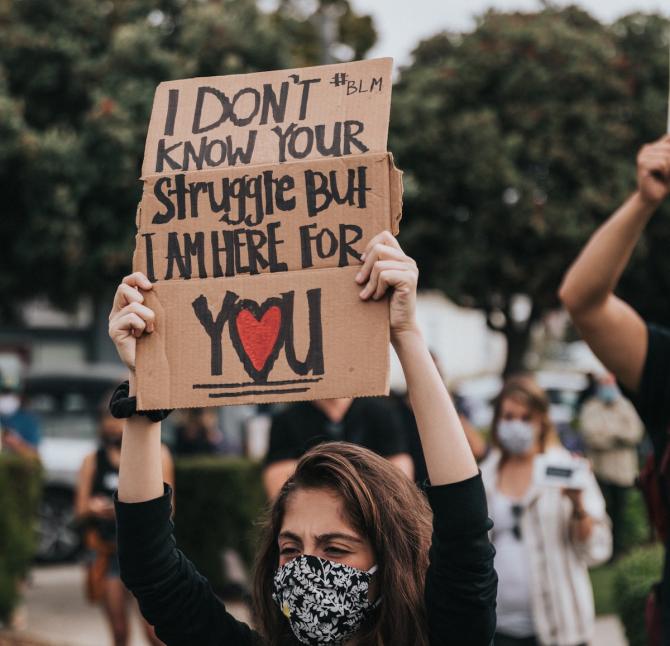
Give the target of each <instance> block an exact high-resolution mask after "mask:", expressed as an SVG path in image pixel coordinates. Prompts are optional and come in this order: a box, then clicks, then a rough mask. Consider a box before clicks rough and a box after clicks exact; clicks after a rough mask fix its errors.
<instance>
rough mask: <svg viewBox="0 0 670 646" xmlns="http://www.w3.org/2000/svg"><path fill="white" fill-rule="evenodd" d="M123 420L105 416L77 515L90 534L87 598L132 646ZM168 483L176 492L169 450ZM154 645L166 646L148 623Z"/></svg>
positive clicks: (165, 458) (164, 455)
mask: <svg viewBox="0 0 670 646" xmlns="http://www.w3.org/2000/svg"><path fill="white" fill-rule="evenodd" d="M122 436H123V420H118V419H115V418H114V417H112V416H111V415H110V414H109V412H108V411H106V410H103V411H102V412H101V415H100V447H99V448H98V450H97V451H96V452H95V453H91V454H90V455H88V456H86V458H85V459H84V463H83V464H82V467H81V471H80V473H79V481H78V486H77V500H76V514H77V517H78V518H79V519H80V521H81V522H82V526H83V528H84V543H85V545H86V548H87V550H88V552H89V561H88V564H87V571H86V596H87V597H88V599H89V601H91V602H92V603H100V604H101V606H102V608H103V610H104V613H105V617H106V618H107V622H108V625H109V628H110V631H111V633H112V639H113V642H114V646H126V644H128V643H129V629H130V624H129V610H130V607H131V601H132V597H131V595H130V593H129V592H128V590H127V589H126V588H125V586H124V585H123V583H122V582H121V578H120V571H119V559H118V554H117V547H116V521H115V514H114V504H113V502H112V497H113V495H114V493H115V492H116V490H117V488H118V483H119V463H120V459H121V439H122ZM161 461H162V471H163V477H164V478H165V480H166V482H169V483H170V484H172V485H173V486H174V469H173V465H172V458H171V457H170V453H169V451H168V450H167V448H166V447H162V451H161ZM143 625H144V631H145V634H146V637H147V639H148V640H149V642H150V643H151V644H162V643H163V642H162V641H161V640H160V639H158V638H157V637H156V635H155V633H154V630H153V628H152V627H151V626H150V625H149V624H148V623H147V622H146V621H144V622H143Z"/></svg>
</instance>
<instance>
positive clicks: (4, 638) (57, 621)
mask: <svg viewBox="0 0 670 646" xmlns="http://www.w3.org/2000/svg"><path fill="white" fill-rule="evenodd" d="M82 576H83V571H82V569H81V568H80V567H79V566H72V565H67V566H58V567H51V568H36V569H35V570H34V571H33V576H32V582H31V585H30V587H29V589H28V591H27V595H26V610H27V616H26V628H25V630H22V631H20V632H19V633H3V632H1V631H0V646H111V639H110V638H109V635H108V633H107V627H106V625H105V621H104V618H103V615H102V613H101V611H100V609H99V608H97V607H96V606H91V605H89V604H88V603H87V602H86V601H85V600H84V597H83V594H82V590H83V582H82ZM230 610H231V612H233V614H235V616H237V617H238V618H239V619H242V620H243V621H248V615H247V613H246V609H245V608H244V607H240V606H237V607H230ZM144 644H146V642H145V640H144V639H143V636H142V634H141V629H140V626H139V621H138V617H137V615H136V614H135V613H134V617H133V622H132V636H131V642H130V644H129V646H144ZM626 645H627V642H626V640H625V639H624V637H623V632H622V630H621V625H620V623H619V620H618V619H617V618H616V617H602V618H600V619H599V620H598V624H597V629H596V639H595V640H594V641H593V645H592V646H626Z"/></svg>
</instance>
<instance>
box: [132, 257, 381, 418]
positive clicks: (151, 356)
mask: <svg viewBox="0 0 670 646" xmlns="http://www.w3.org/2000/svg"><path fill="white" fill-rule="evenodd" d="M357 272H358V268H357V267H348V268H345V269H315V270H309V271H301V272H296V273H295V274H294V275H293V276H291V280H290V281H287V280H286V276H285V275H281V274H264V275H261V276H251V277H244V278H237V279H235V280H230V279H210V280H197V281H172V282H162V283H157V284H156V285H155V286H154V289H153V290H152V291H151V292H147V294H146V304H147V305H148V306H149V307H152V308H154V309H155V310H156V311H157V313H158V316H159V320H160V321H161V322H162V324H161V325H158V326H157V329H156V332H155V333H154V334H151V335H148V336H145V337H143V338H142V339H140V342H139V343H138V356H137V363H138V366H140V365H141V366H142V367H143V369H142V370H139V371H138V407H139V408H140V409H141V410H152V409H157V408H168V407H176V408H185V407H190V406H212V405H221V404H227V403H229V402H231V401H235V402H236V403H250V402H256V403H262V402H278V401H295V400H302V399H314V398H331V397H346V396H350V395H352V394H358V393H364V394H370V393H375V394H382V393H385V392H388V369H387V368H386V366H388V361H389V331H388V329H389V328H388V301H387V300H382V301H378V302H368V303H363V302H361V300H360V298H359V296H358V294H359V292H360V287H359V286H358V285H357V284H356V283H355V282H354V276H355V275H356V273H357ZM314 289H320V290H321V330H322V335H323V337H322V339H323V344H322V347H323V371H322V372H321V373H319V371H317V372H316V374H315V373H314V372H310V373H308V374H305V375H298V374H296V373H295V372H294V370H293V369H292V368H291V367H290V366H289V363H288V361H287V356H286V347H285V344H283V345H282V346H281V347H280V348H279V352H278V354H277V358H276V360H275V362H274V366H273V368H272V370H271V371H270V373H269V376H268V378H267V381H265V382H262V383H261V382H254V380H253V378H251V377H250V375H249V374H248V373H247V372H246V371H245V369H244V367H243V364H242V362H241V361H240V358H239V356H238V354H237V352H236V350H235V349H234V346H233V343H232V340H231V335H230V326H231V324H232V325H235V324H236V321H235V320H229V321H228V322H227V323H226V325H225V326H224V327H223V330H222V335H221V338H222V339H223V342H222V373H223V374H221V375H219V376H214V377H213V376H212V374H211V360H212V348H211V340H210V337H209V336H208V335H207V334H206V333H205V332H204V330H203V328H202V326H200V324H199V323H198V326H199V327H200V330H198V328H195V327H194V326H193V324H192V322H191V320H190V319H191V318H193V317H194V315H193V306H192V303H193V301H195V300H196V299H197V298H198V297H200V296H204V297H205V298H206V299H207V302H208V305H209V309H210V311H211V312H212V314H213V316H214V317H216V315H217V314H218V312H219V310H220V308H221V305H222V303H223V300H224V297H225V294H226V292H227V291H228V290H231V291H233V292H235V293H236V294H238V295H240V296H241V297H242V295H243V298H245V299H251V300H253V301H255V302H256V303H258V304H262V303H263V302H264V301H266V300H267V299H268V298H272V297H280V296H281V295H282V294H283V293H286V292H294V316H293V318H292V321H291V323H293V325H292V330H291V334H292V338H293V339H294V340H295V348H294V349H295V358H296V359H297V360H298V361H304V360H305V358H306V356H307V353H308V349H309V344H310V330H309V323H308V306H307V298H306V294H307V292H308V291H309V290H314ZM238 316H239V314H238ZM257 320H258V319H257ZM260 321H261V322H262V321H263V317H261V318H260ZM185 334H188V335H189V336H188V338H185V337H184V335H185ZM272 338H273V337H272V336H270V339H269V340H268V342H267V345H268V346H271V345H272ZM180 347H182V348H188V352H176V351H175V349H176V348H180ZM261 350H263V348H262V349H261ZM168 356H169V358H168Z"/></svg>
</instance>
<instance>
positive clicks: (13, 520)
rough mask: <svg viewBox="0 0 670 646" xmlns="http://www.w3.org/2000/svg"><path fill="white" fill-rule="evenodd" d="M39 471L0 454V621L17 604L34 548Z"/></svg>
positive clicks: (34, 464)
mask: <svg viewBox="0 0 670 646" xmlns="http://www.w3.org/2000/svg"><path fill="white" fill-rule="evenodd" d="M40 493H41V467H40V466H39V464H38V463H37V462H34V461H32V460H25V459H22V458H19V457H16V456H11V455H7V454H0V621H2V622H5V621H7V619H9V617H10V615H11V613H12V610H13V609H14V607H15V606H16V604H17V603H18V601H19V582H20V581H21V579H22V578H23V577H25V575H26V574H27V572H28V569H29V568H30V564H31V562H32V559H33V556H34V554H35V547H36V538H37V533H36V522H37V508H38V506H39V501H40Z"/></svg>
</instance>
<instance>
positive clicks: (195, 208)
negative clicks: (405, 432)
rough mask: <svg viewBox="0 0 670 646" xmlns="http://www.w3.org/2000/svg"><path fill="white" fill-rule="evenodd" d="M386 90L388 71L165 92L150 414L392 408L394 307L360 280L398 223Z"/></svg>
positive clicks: (384, 65) (155, 136) (147, 346)
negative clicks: (281, 406) (382, 400)
mask: <svg viewBox="0 0 670 646" xmlns="http://www.w3.org/2000/svg"><path fill="white" fill-rule="evenodd" d="M390 75H391V61H390V59H380V60H373V61H364V62H360V63H349V64H343V65H329V66H323V67H313V68H306V69H302V70H285V71H280V72H269V73H260V74H250V75H243V76H230V77H216V78H207V79H189V80H185V81H173V82H169V83H163V84H161V85H160V86H159V88H158V90H157V92H156V97H155V100H154V110H153V112H152V116H151V123H150V126H149V135H148V137H147V144H146V152H145V160H144V177H143V179H144V191H143V195H142V200H141V202H140V205H139V208H138V213H137V227H138V231H137V237H136V249H135V254H134V257H133V268H134V270H136V271H142V272H143V273H145V274H146V275H147V276H148V277H149V279H150V280H151V281H152V283H154V289H153V290H152V291H151V292H149V293H148V294H147V300H146V303H147V305H148V306H149V307H152V308H153V309H154V311H155V312H156V315H157V319H156V331H155V332H154V333H153V334H151V335H147V336H144V337H142V339H141V340H140V341H139V343H138V349H137V362H136V363H137V382H138V406H139V408H140V409H144V410H151V409H156V408H185V407H191V406H208V405H210V406H211V405H224V404H238V403H250V402H255V403H260V402H278V401H295V400H301V399H316V398H332V397H345V396H363V395H381V394H387V393H388V378H389V327H388V326H389V321H388V302H387V301H380V302H376V303H364V302H362V301H361V300H360V298H359V296H358V293H359V291H360V289H361V288H360V286H359V285H357V283H356V282H355V281H354V277H355V275H356V273H357V272H358V270H359V268H360V264H361V253H362V252H363V250H364V249H365V246H366V245H367V243H368V241H369V240H370V239H371V238H372V237H373V236H374V235H376V234H377V233H379V232H380V231H382V230H384V229H388V230H391V231H393V232H394V233H397V230H398V224H399V220H400V215H401V213H400V212H401V201H402V183H401V174H400V172H399V171H398V170H397V169H396V168H395V167H394V166H393V160H392V158H391V155H390V154H389V153H387V152H386V134H387V129H388V118H389V109H390V90H391V81H390ZM240 141H244V142H245V143H244V144H243V145H242V144H240V143H239V142H240ZM215 142H218V143H215ZM240 145H242V147H243V148H244V152H243V153H242V152H237V153H231V156H229V154H228V153H229V152H230V151H231V150H232V151H234V150H236V149H235V148H234V146H240ZM231 146H232V147H231ZM237 150H241V149H237ZM216 151H218V152H216Z"/></svg>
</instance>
